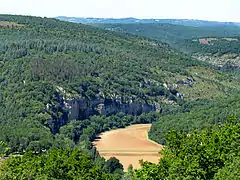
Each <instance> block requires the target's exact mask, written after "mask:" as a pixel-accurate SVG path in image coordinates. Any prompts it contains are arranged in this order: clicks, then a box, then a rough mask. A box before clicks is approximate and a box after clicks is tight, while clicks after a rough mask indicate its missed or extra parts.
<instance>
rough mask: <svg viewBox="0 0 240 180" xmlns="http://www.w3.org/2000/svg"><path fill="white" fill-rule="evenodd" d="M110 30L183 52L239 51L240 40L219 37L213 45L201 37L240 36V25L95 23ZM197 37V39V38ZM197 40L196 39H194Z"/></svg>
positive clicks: (212, 52)
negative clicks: (158, 42) (144, 38)
mask: <svg viewBox="0 0 240 180" xmlns="http://www.w3.org/2000/svg"><path fill="white" fill-rule="evenodd" d="M94 26H97V27H102V28H105V29H108V30H112V31H117V32H121V33H130V34H134V35H139V36H144V37H148V38H151V39H155V40H160V41H163V42H167V43H168V44H170V45H171V47H174V48H176V49H178V50H180V51H183V52H187V53H189V52H191V53H193V52H198V53H211V54H216V53H218V54H225V53H233V52H234V53H239V43H240V41H228V40H224V39H219V40H217V41H213V42H211V45H206V44H205V45H204V44H200V43H199V41H198V39H199V38H208V37H214V38H215V37H216V38H222V37H230V38H231V37H233V38H239V37H240V33H239V32H240V28H239V27H230V26H229V27H227V26H214V25H213V26H209V27H190V26H182V25H173V24H165V23H164V24H161V23H152V24H151V23H147V24H141V23H139V24H121V23H118V24H94ZM196 38H197V40H196ZM194 40H196V41H194Z"/></svg>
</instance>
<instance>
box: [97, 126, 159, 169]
mask: <svg viewBox="0 0 240 180" xmlns="http://www.w3.org/2000/svg"><path fill="white" fill-rule="evenodd" d="M150 128H151V124H138V125H132V126H129V127H127V128H122V129H117V130H111V131H107V132H104V133H102V134H100V136H99V137H98V138H97V139H96V140H95V141H94V142H93V144H94V146H96V148H97V150H98V151H99V153H100V155H101V156H103V157H104V158H106V159H109V158H110V157H116V158H117V159H119V160H120V162H121V163H122V164H123V166H124V170H125V171H126V170H127V168H128V166H129V165H130V164H132V165H133V168H137V169H138V168H140V164H139V160H141V159H143V160H144V161H150V162H154V163H157V162H158V161H159V158H160V154H159V151H160V150H161V149H162V148H163V146H161V145H159V144H157V143H155V142H153V141H151V140H149V139H148V131H149V130H150Z"/></svg>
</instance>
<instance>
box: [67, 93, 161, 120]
mask: <svg viewBox="0 0 240 180" xmlns="http://www.w3.org/2000/svg"><path fill="white" fill-rule="evenodd" d="M64 106H65V108H67V109H68V111H69V115H68V117H69V120H73V119H86V118H88V117H89V116H91V115H94V114H96V115H111V114H116V113H120V112H123V113H125V114H132V115H140V114H142V113H144V112H150V111H161V107H158V106H159V105H149V104H143V103H141V102H139V101H137V100H135V99H133V98H129V99H128V101H127V102H124V103H123V102H122V101H121V98H120V97H118V98H116V99H104V98H96V99H94V100H92V101H86V100H84V99H72V100H65V101H64Z"/></svg>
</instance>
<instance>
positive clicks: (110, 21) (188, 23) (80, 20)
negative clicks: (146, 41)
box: [56, 16, 240, 27]
mask: <svg viewBox="0 0 240 180" xmlns="http://www.w3.org/2000/svg"><path fill="white" fill-rule="evenodd" d="M56 19H59V20H62V21H69V22H74V23H82V24H141V23H142V24H146V23H151V24H152V23H156V24H158V23H167V24H176V25H184V26H193V27H209V26H239V27H240V22H218V21H206V20H194V19H137V18H132V17H129V18H119V19H117V18H116V19H115V18H78V17H66V16H58V17H56Z"/></svg>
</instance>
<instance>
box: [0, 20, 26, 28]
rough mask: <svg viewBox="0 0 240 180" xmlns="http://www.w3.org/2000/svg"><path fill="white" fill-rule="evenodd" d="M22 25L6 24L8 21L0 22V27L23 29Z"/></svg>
mask: <svg viewBox="0 0 240 180" xmlns="http://www.w3.org/2000/svg"><path fill="white" fill-rule="evenodd" d="M23 26H24V25H22V24H17V23H15V22H8V21H0V27H8V28H11V27H23Z"/></svg>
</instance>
